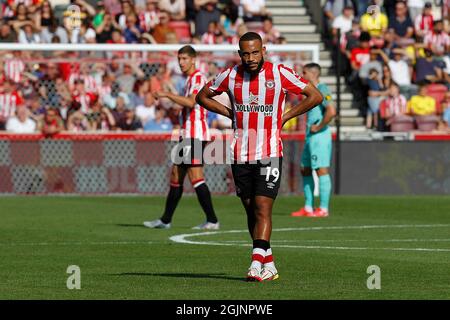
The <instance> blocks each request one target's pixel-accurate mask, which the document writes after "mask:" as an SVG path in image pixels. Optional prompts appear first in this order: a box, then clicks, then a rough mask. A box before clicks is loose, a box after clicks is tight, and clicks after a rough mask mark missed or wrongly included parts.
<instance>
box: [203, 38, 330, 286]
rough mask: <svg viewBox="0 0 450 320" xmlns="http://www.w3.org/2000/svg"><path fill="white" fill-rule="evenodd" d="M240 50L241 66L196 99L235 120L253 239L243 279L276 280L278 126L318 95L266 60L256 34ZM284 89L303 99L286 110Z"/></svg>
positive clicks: (237, 175) (234, 151)
mask: <svg viewBox="0 0 450 320" xmlns="http://www.w3.org/2000/svg"><path fill="white" fill-rule="evenodd" d="M239 48H240V50H239V55H240V57H241V62H242V64H241V65H236V66H235V67H233V68H230V69H227V70H226V71H224V72H222V73H221V74H219V75H218V76H217V77H216V78H215V80H214V81H213V82H210V83H208V84H207V85H206V86H204V87H203V89H202V90H201V91H200V93H199V94H198V95H197V102H198V103H199V104H201V105H202V106H204V107H205V108H206V109H208V110H209V111H212V112H216V113H219V114H222V115H224V116H226V117H229V118H230V119H232V120H233V127H234V131H235V134H234V139H233V143H232V145H231V155H232V159H233V163H232V165H231V168H232V172H233V178H234V181H235V184H236V193H237V196H238V197H240V198H241V202H242V204H243V205H244V208H245V211H246V213H247V224H248V230H249V232H250V236H251V238H252V240H253V251H252V262H251V265H250V268H249V269H248V273H247V280H248V281H263V280H275V279H277V278H278V271H277V269H276V268H275V264H274V262H273V255H272V249H271V248H270V236H271V232H272V206H273V203H274V201H275V198H276V196H277V194H278V189H279V186H280V180H281V169H282V157H283V145H282V142H281V138H280V132H281V128H282V127H283V125H284V124H285V123H286V122H287V121H288V120H290V119H292V118H294V117H297V116H298V115H300V114H303V113H305V112H307V111H308V110H310V109H311V108H313V107H314V106H316V105H317V104H319V103H320V102H321V101H322V95H321V94H320V92H319V91H318V90H317V89H316V88H315V87H314V86H313V85H312V84H309V83H308V81H306V80H304V79H303V78H301V77H300V76H298V75H297V74H296V73H295V72H294V71H293V70H291V69H289V68H287V67H285V66H284V65H282V64H272V63H270V62H266V61H264V55H265V53H266V49H265V47H263V44H262V39H261V37H260V36H259V35H258V34H257V33H255V32H248V33H246V34H244V35H243V36H242V37H241V38H240V40H239ZM223 92H226V93H227V94H228V95H229V97H230V100H231V101H232V109H229V108H227V107H225V106H224V105H222V104H220V103H219V102H217V101H216V100H214V99H213V97H214V96H216V95H219V94H221V93H223ZM287 92H290V93H293V94H297V95H300V94H303V95H305V96H306V98H305V99H303V100H302V101H301V103H300V104H299V105H298V106H296V107H294V108H292V109H290V110H289V111H287V112H284V105H285V97H286V93H287Z"/></svg>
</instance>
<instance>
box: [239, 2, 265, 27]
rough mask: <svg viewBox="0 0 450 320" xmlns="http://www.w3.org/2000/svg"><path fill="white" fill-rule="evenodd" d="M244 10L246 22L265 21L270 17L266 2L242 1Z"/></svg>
mask: <svg viewBox="0 0 450 320" xmlns="http://www.w3.org/2000/svg"><path fill="white" fill-rule="evenodd" d="M241 6H242V8H243V9H244V22H250V21H263V20H264V18H265V17H267V16H269V12H268V11H267V9H266V1H265V0H241Z"/></svg>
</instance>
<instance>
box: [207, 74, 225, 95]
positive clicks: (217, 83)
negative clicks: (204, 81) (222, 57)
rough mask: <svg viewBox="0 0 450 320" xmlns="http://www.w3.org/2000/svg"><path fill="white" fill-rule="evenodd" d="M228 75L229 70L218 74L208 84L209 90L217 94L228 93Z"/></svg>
mask: <svg viewBox="0 0 450 320" xmlns="http://www.w3.org/2000/svg"><path fill="white" fill-rule="evenodd" d="M230 73H231V69H227V70H225V71H223V72H222V73H219V74H218V75H217V76H216V78H215V79H214V80H213V81H211V82H210V83H209V85H208V87H209V89H210V90H212V91H214V92H216V93H219V94H220V93H223V92H226V91H228V82H229V78H230Z"/></svg>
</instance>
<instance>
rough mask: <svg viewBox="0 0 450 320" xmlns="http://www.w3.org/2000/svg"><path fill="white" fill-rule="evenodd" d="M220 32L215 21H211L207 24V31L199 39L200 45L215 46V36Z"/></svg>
mask: <svg viewBox="0 0 450 320" xmlns="http://www.w3.org/2000/svg"><path fill="white" fill-rule="evenodd" d="M218 32H220V31H219V28H218V23H217V22H216V21H211V22H210V23H209V24H208V31H207V32H205V33H204V34H203V35H202V37H201V40H200V41H201V43H202V44H215V43H216V34H217V33H218Z"/></svg>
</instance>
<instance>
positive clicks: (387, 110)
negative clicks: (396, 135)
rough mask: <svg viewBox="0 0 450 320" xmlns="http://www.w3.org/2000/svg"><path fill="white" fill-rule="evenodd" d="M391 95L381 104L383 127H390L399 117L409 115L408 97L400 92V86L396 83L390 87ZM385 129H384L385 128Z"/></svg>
mask: <svg viewBox="0 0 450 320" xmlns="http://www.w3.org/2000/svg"><path fill="white" fill-rule="evenodd" d="M388 90H389V95H388V97H387V98H386V99H384V100H383V101H382V103H381V105H380V118H381V121H382V122H383V124H382V127H383V129H384V128H386V129H387V128H389V127H390V126H391V124H392V123H393V122H394V121H395V120H398V119H403V118H405V117H407V118H410V116H408V108H407V102H408V101H407V99H406V98H405V97H404V96H403V95H402V94H400V88H399V86H398V85H397V84H396V83H394V82H393V83H392V84H391V85H390V87H389V89H388ZM383 131H384V130H383Z"/></svg>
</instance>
